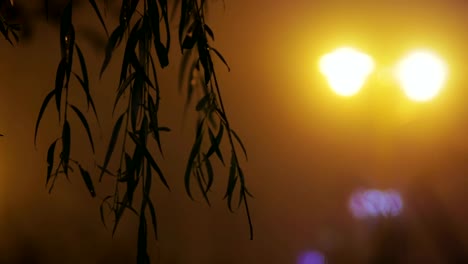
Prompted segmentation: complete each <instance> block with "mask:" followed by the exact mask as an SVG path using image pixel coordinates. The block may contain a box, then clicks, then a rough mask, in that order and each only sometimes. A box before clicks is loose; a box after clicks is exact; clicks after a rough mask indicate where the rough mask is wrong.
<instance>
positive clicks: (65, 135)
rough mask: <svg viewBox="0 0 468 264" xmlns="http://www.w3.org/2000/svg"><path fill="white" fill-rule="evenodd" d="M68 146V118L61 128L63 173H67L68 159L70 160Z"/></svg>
mask: <svg viewBox="0 0 468 264" xmlns="http://www.w3.org/2000/svg"><path fill="white" fill-rule="evenodd" d="M70 147H71V137H70V124H69V123H68V120H65V123H64V124H63V130H62V161H63V171H64V173H65V175H68V161H69V160H70Z"/></svg>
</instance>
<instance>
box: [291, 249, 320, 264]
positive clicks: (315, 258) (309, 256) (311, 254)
mask: <svg viewBox="0 0 468 264" xmlns="http://www.w3.org/2000/svg"><path fill="white" fill-rule="evenodd" d="M297 264H325V256H323V255H322V254H321V253H320V252H318V251H307V252H305V253H303V254H302V255H300V256H299V258H298V259H297Z"/></svg>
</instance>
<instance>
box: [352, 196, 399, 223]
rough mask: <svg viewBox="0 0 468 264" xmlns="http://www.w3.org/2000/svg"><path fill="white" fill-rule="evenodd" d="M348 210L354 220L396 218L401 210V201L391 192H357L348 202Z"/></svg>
mask: <svg viewBox="0 0 468 264" xmlns="http://www.w3.org/2000/svg"><path fill="white" fill-rule="evenodd" d="M349 209H350V210H351V213H352V214H353V215H354V217H356V218H370V217H379V216H383V217H390V216H397V215H399V214H400V213H401V211H402V209H403V200H402V198H401V196H400V194H399V193H398V192H396V191H393V190H388V191H380V190H374V189H370V190H365V191H357V192H355V193H353V194H352V196H351V198H350V200H349Z"/></svg>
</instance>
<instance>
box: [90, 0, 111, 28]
mask: <svg viewBox="0 0 468 264" xmlns="http://www.w3.org/2000/svg"><path fill="white" fill-rule="evenodd" d="M89 3H90V4H91V6H93V9H94V12H95V13H96V15H97V16H98V18H99V21H100V22H101V25H102V27H103V28H104V31H105V32H106V35H107V36H108V37H109V32H108V31H107V27H106V23H104V19H103V18H102V16H101V12H100V11H99V7H98V6H97V4H96V1H94V0H89Z"/></svg>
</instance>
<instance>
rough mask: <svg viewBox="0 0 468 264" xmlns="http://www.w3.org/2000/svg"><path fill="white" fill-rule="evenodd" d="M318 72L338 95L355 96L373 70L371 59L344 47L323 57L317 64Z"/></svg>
mask: <svg viewBox="0 0 468 264" xmlns="http://www.w3.org/2000/svg"><path fill="white" fill-rule="evenodd" d="M319 67H320V72H321V73H322V74H323V75H324V76H325V77H326V79H327V81H328V84H329V85H330V86H331V88H332V89H333V90H334V91H335V92H336V93H337V94H339V95H342V96H352V95H355V94H356V93H357V92H359V90H360V89H361V87H362V86H363V85H364V83H365V82H366V80H367V77H368V76H369V75H370V74H371V73H372V71H373V69H374V61H373V60H372V58H371V57H370V56H368V55H366V54H364V53H362V52H360V51H358V50H355V49H353V48H349V47H344V48H339V49H336V50H335V51H333V52H331V53H328V54H326V55H324V56H323V57H322V58H321V59H320V62H319Z"/></svg>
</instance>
